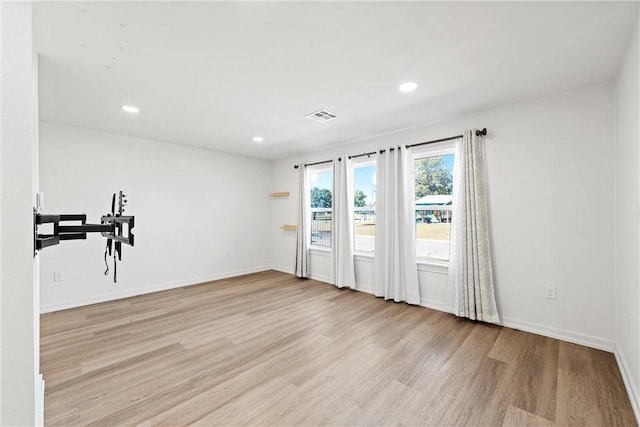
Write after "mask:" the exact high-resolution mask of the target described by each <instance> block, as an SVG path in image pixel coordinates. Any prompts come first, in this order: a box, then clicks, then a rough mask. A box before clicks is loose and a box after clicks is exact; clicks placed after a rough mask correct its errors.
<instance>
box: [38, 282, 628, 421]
mask: <svg viewBox="0 0 640 427" xmlns="http://www.w3.org/2000/svg"><path fill="white" fill-rule="evenodd" d="M41 320H42V322H41V366H42V371H43V373H44V377H45V380H46V394H45V423H46V425H50V426H54V425H60V426H62V425H64V426H73V425H83V426H84V425H91V426H114V425H149V426H152V425H153V426H156V425H158V426H164V425H171V426H175V425H201V426H207V425H211V426H213V425H226V426H232V425H270V426H292V425H404V426H410V425H472V426H478V425H491V426H502V425H509V426H518V425H536V426H537V425H539V426H560V425H602V426H618V425H625V426H632V425H636V421H635V418H634V416H633V412H632V409H631V406H630V403H629V400H628V397H627V395H626V392H625V389H624V385H623V383H622V379H621V377H620V373H619V371H618V368H617V365H616V362H615V359H614V357H613V355H612V354H610V353H606V352H602V351H598V350H594V349H590V348H587V347H582V346H578V345H574V344H569V343H565V342H562V341H558V340H554V339H550V338H545V337H541V336H538V335H533V334H529V333H525V332H521V331H516V330H513V329H508V328H502V327H498V326H491V325H485V324H480V323H474V322H471V321H467V320H463V319H458V318H456V317H454V316H452V315H448V314H445V313H441V312H438V311H433V310H429V309H426V308H422V307H414V306H409V305H406V304H397V303H394V302H390V301H384V300H382V299H380V298H376V297H374V296H372V295H368V294H365V293H361V292H355V291H350V290H341V289H337V288H335V287H334V286H331V285H327V284H324V283H320V282H316V281H313V280H305V281H301V280H298V279H296V278H295V277H293V276H290V275H287V274H283V273H279V272H274V271H267V272H263V273H257V274H252V275H248V276H242V277H237V278H233V279H228V280H221V281H217V282H211V283H206V284H202V285H197V286H190V287H186V288H180V289H174V290H169V291H164V292H158V293H154V294H148V295H142V296H138V297H133V298H127V299H123V300H118V301H113V302H108V303H103V304H96V305H92V306H87V307H81V308H76V309H72V310H66V311H61V312H57V313H51V314H45V315H42V319H41Z"/></svg>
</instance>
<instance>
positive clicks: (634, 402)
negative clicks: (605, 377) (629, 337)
mask: <svg viewBox="0 0 640 427" xmlns="http://www.w3.org/2000/svg"><path fill="white" fill-rule="evenodd" d="M613 354H614V355H615V357H616V362H618V369H620V375H621V376H622V381H623V382H624V386H625V388H626V389H627V395H628V396H629V400H630V401H631V407H632V408H633V413H634V414H635V415H636V422H637V423H639V424H640V394H638V389H637V388H636V385H635V384H634V382H633V381H632V380H631V375H630V374H629V365H628V364H627V359H626V358H625V357H624V354H623V353H622V352H621V351H620V349H619V348H618V347H617V346H616V348H615V351H614V352H613Z"/></svg>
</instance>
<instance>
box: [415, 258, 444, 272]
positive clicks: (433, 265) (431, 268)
mask: <svg viewBox="0 0 640 427" xmlns="http://www.w3.org/2000/svg"><path fill="white" fill-rule="evenodd" d="M418 271H428V272H431V273H440V274H447V273H449V261H438V260H418Z"/></svg>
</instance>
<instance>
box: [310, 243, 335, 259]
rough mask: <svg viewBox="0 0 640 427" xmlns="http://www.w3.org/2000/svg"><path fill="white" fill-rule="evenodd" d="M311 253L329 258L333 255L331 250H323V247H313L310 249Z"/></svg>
mask: <svg viewBox="0 0 640 427" xmlns="http://www.w3.org/2000/svg"><path fill="white" fill-rule="evenodd" d="M309 253H310V254H314V255H321V256H325V257H328V256H330V255H331V248H323V247H321V246H311V247H310V248H309Z"/></svg>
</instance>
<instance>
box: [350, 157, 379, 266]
mask: <svg viewBox="0 0 640 427" xmlns="http://www.w3.org/2000/svg"><path fill="white" fill-rule="evenodd" d="M372 157H374V158H371V157H367V156H362V157H358V158H356V159H352V160H351V169H352V170H351V173H352V177H353V193H354V194H355V190H356V188H355V181H356V180H355V174H356V168H357V167H367V166H369V165H372V166H375V168H376V171H375V173H376V176H377V173H378V158H377V155H375V154H373V155H372ZM376 209H377V206H374V207H373V212H376ZM351 210H352V213H353V217H354V218H353V253H354V255H359V256H363V257H372V258H373V257H375V254H376V249H375V234H374V235H373V239H374V244H373V250H371V251H363V250H358V249H357V248H356V221H355V215H356V207H355V200H354V204H353V205H352V206H351ZM376 227H377V218H376Z"/></svg>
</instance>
